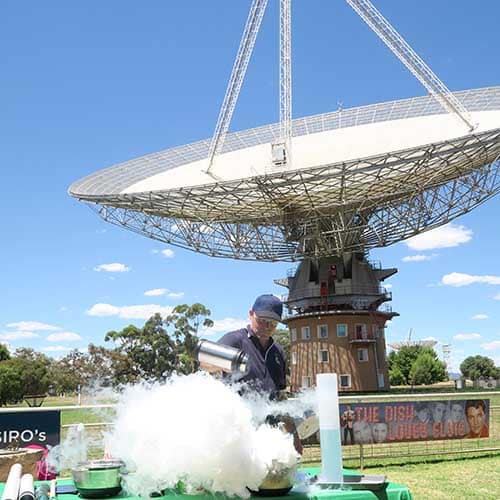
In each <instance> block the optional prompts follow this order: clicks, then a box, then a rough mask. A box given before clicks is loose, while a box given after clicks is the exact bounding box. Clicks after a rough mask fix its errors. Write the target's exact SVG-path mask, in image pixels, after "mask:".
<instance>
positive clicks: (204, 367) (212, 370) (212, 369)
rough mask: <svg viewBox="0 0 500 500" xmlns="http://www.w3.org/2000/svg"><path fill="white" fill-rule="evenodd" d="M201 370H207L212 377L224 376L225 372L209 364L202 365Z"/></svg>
mask: <svg viewBox="0 0 500 500" xmlns="http://www.w3.org/2000/svg"><path fill="white" fill-rule="evenodd" d="M200 368H201V369H202V370H205V371H206V372H208V373H211V374H212V375H216V374H219V375H222V372H223V371H222V370H221V369H220V368H218V367H217V366H213V365H209V364H207V363H200Z"/></svg>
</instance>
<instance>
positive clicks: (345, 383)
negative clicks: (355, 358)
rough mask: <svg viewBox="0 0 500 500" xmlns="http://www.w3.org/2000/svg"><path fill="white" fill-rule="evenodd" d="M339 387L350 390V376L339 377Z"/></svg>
mask: <svg viewBox="0 0 500 500" xmlns="http://www.w3.org/2000/svg"><path fill="white" fill-rule="evenodd" d="M339 382H340V387H343V388H350V387H351V376H350V375H349V374H344V375H341V376H340V380H339Z"/></svg>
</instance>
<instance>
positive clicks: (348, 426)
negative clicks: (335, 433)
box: [341, 405, 355, 444]
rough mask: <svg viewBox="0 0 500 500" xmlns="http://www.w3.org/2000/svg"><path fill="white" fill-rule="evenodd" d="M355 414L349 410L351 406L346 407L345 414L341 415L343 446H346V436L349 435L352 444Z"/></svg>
mask: <svg viewBox="0 0 500 500" xmlns="http://www.w3.org/2000/svg"><path fill="white" fill-rule="evenodd" d="M354 418H355V414H354V412H353V411H352V410H351V405H347V406H346V409H345V412H344V413H342V417H341V423H342V427H344V444H347V436H348V435H349V436H350V438H351V444H354V431H353V424H354Z"/></svg>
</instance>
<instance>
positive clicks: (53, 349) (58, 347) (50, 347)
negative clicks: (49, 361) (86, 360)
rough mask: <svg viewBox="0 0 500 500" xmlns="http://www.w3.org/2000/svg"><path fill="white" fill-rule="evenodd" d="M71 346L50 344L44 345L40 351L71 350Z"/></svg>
mask: <svg viewBox="0 0 500 500" xmlns="http://www.w3.org/2000/svg"><path fill="white" fill-rule="evenodd" d="M71 350H72V348H71V347H66V346H64V345H50V346H48V347H44V348H43V349H42V351H45V352H63V351H71Z"/></svg>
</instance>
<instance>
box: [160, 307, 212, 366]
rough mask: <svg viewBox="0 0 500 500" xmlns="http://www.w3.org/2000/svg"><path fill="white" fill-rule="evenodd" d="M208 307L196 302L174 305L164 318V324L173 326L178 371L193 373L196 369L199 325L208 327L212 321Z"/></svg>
mask: <svg viewBox="0 0 500 500" xmlns="http://www.w3.org/2000/svg"><path fill="white" fill-rule="evenodd" d="M210 314H211V312H210V309H208V308H207V307H205V306H204V305H203V304H200V303H196V304H192V305H191V306H188V305H187V304H181V305H179V306H176V307H174V309H173V311H172V314H170V315H168V316H167V317H166V318H165V325H166V326H167V327H173V329H174V331H173V336H174V339H175V352H176V363H175V364H176V367H175V370H176V371H177V372H179V373H185V374H188V373H193V372H194V371H196V370H197V369H198V360H197V359H196V346H197V344H198V333H199V330H200V327H204V328H210V327H211V326H213V324H214V322H213V321H212V320H211V319H210V318H209V316H210Z"/></svg>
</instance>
